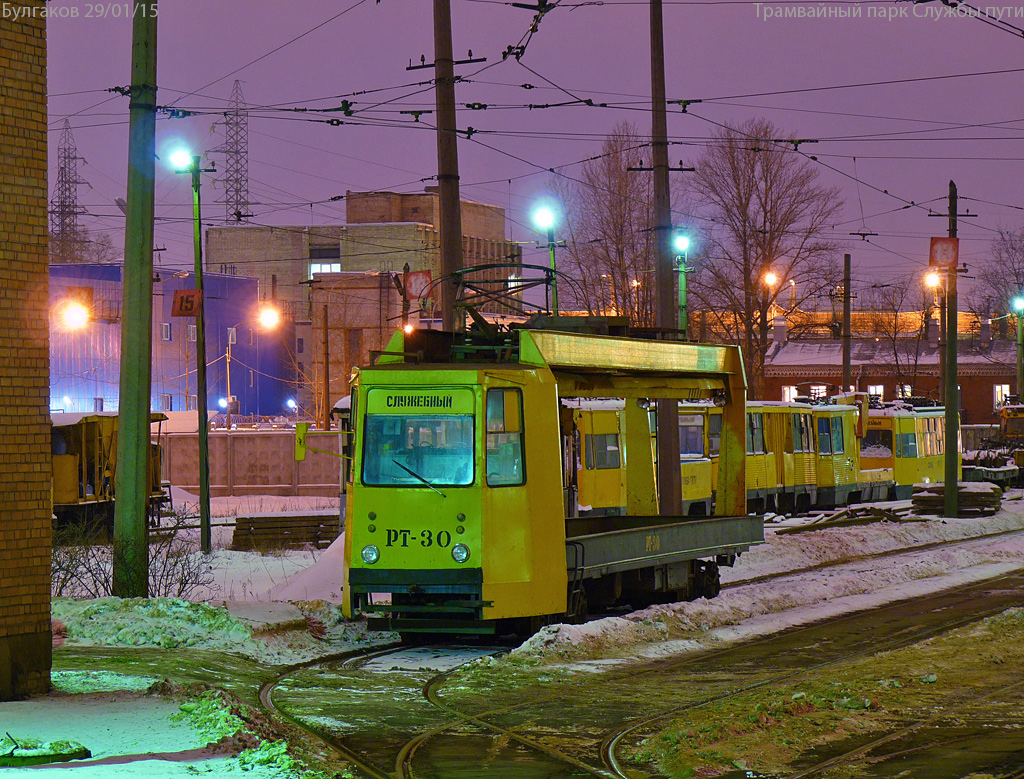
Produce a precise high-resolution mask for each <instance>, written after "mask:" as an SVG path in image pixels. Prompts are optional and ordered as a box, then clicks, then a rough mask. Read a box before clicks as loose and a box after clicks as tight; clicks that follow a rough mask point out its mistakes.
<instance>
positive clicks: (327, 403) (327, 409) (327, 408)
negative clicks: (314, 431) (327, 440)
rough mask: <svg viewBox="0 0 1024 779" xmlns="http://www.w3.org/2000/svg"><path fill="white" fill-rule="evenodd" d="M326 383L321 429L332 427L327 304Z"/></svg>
mask: <svg viewBox="0 0 1024 779" xmlns="http://www.w3.org/2000/svg"><path fill="white" fill-rule="evenodd" d="M323 311H324V332H323V339H324V384H323V388H322V389H321V395H320V401H321V405H322V406H323V409H324V415H323V425H321V427H320V429H321V430H330V429H331V357H330V344H329V342H328V327H327V304H326V303H325V304H324V308H323Z"/></svg>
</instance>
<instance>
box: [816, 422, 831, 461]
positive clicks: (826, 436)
mask: <svg viewBox="0 0 1024 779" xmlns="http://www.w3.org/2000/svg"><path fill="white" fill-rule="evenodd" d="M818 454H832V424H831V420H830V419H829V417H818Z"/></svg>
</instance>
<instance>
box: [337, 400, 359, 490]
mask: <svg viewBox="0 0 1024 779" xmlns="http://www.w3.org/2000/svg"><path fill="white" fill-rule="evenodd" d="M349 397H350V398H352V406H351V407H350V408H349V417H348V430H347V431H345V432H347V435H345V434H344V433H343V434H342V436H341V441H342V445H341V446H342V455H343V456H344V458H345V459H343V460H342V461H341V462H342V467H343V468H344V469H345V481H346V482H347V483H349V484H354V483H355V474H356V469H355V468H353V467H352V464H353V463H354V462H355V454H356V428H357V427H359V386H358V385H355V384H353V385H352V387H351V390H350V392H349Z"/></svg>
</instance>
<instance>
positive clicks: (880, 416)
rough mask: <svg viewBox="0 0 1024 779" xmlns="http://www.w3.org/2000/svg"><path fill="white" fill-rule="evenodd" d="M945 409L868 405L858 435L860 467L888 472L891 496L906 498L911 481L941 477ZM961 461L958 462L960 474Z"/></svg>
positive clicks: (931, 481)
mask: <svg viewBox="0 0 1024 779" xmlns="http://www.w3.org/2000/svg"><path fill="white" fill-rule="evenodd" d="M945 454H946V410H945V409H944V408H942V407H941V406H928V407H918V408H913V407H910V406H907V405H904V404H895V405H890V406H883V407H881V408H872V409H870V410H869V412H868V426H867V432H866V433H865V434H864V438H862V439H861V463H862V467H864V468H866V469H867V468H880V469H887V470H889V471H891V472H892V475H893V478H892V487H891V488H890V491H889V494H888V497H889V498H890V499H892V500H904V499H906V498H909V497H910V496H911V495H912V493H913V489H914V485H915V484H934V483H942V482H943V481H944V480H945ZM962 471H963V463H962V456H961V462H960V463H959V464H958V475H959V476H960V478H962Z"/></svg>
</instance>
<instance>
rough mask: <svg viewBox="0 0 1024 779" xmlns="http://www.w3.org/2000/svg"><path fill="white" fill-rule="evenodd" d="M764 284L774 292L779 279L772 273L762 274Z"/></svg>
mask: <svg viewBox="0 0 1024 779" xmlns="http://www.w3.org/2000/svg"><path fill="white" fill-rule="evenodd" d="M764 283H765V284H767V285H768V286H769V287H771V288H772V289H773V290H774V289H775V285H776V284H778V283H779V277H778V276H776V275H775V272H774V271H768V272H767V273H766V274H764Z"/></svg>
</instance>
